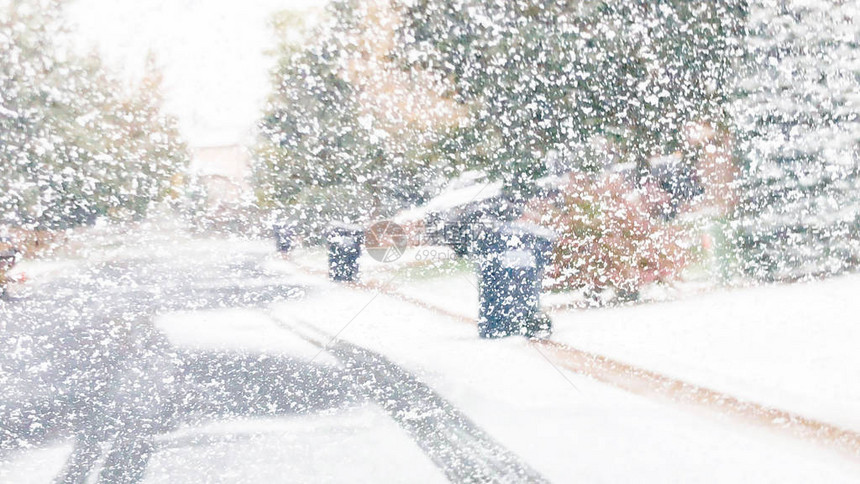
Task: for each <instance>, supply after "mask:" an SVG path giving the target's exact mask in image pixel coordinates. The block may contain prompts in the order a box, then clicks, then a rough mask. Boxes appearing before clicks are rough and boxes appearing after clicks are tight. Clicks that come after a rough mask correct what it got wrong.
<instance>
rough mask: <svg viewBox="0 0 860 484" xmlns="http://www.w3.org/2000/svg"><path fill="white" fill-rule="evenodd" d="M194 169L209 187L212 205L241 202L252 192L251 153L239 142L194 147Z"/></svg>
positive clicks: (200, 179)
mask: <svg viewBox="0 0 860 484" xmlns="http://www.w3.org/2000/svg"><path fill="white" fill-rule="evenodd" d="M191 157H192V158H191V173H193V174H195V175H196V176H197V178H198V180H199V181H200V183H201V184H202V185H203V188H205V190H206V194H207V204H208V205H209V206H210V207H214V206H219V205H224V204H238V203H240V202H241V201H242V200H243V199H244V198H245V197H246V196H247V195H249V194H250V193H251V192H252V188H251V184H250V182H249V176H250V174H251V155H250V153H249V152H248V150H247V149H246V148H245V147H243V146H241V145H238V144H231V145H222V146H202V147H195V148H192V149H191Z"/></svg>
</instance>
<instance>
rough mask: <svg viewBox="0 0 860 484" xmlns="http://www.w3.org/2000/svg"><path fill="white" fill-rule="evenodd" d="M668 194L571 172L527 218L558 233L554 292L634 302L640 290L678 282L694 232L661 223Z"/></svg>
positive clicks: (606, 176)
mask: <svg viewBox="0 0 860 484" xmlns="http://www.w3.org/2000/svg"><path fill="white" fill-rule="evenodd" d="M668 198H669V196H668V194H667V193H666V192H664V191H663V190H662V189H660V188H659V187H657V186H656V185H654V184H646V185H644V186H642V187H640V188H635V187H633V186H632V185H631V184H630V183H629V181H628V180H627V179H625V177H624V176H622V175H620V174H617V173H613V174H603V175H596V176H595V175H586V174H571V175H570V178H569V180H568V181H567V183H565V184H563V185H562V186H561V187H560V188H559V190H558V192H557V193H556V194H554V195H553V196H550V197H542V198H539V199H536V200H534V201H533V202H532V203H531V205H530V206H529V207H528V209H527V210H526V213H525V215H524V217H525V218H526V219H527V220H529V221H531V222H534V223H538V224H541V225H544V226H547V227H550V228H552V229H553V230H554V231H555V232H556V234H558V240H557V243H556V248H555V252H554V254H553V261H552V262H553V264H552V266H551V267H550V269H549V271H548V278H549V279H550V280H551V281H552V286H553V287H554V288H556V289H585V290H586V292H589V293H595V292H600V291H603V290H606V289H612V290H614V291H615V293H616V295H618V296H620V297H622V298H626V297H635V296H636V294H637V293H638V292H639V290H640V288H642V286H644V285H646V284H649V283H653V282H658V281H669V280H672V279H674V278H676V277H677V276H678V275H679V274H680V272H681V271H682V270H683V269H684V268H685V267H686V266H687V264H688V263H689V262H690V260H691V258H692V257H693V253H692V251H691V249H690V244H689V239H690V237H691V234H690V233H688V232H686V231H685V230H683V229H682V228H681V227H680V226H678V225H674V224H670V223H668V222H665V221H664V220H663V218H662V216H661V211H662V207H664V206H665V205H666V204H667V203H668Z"/></svg>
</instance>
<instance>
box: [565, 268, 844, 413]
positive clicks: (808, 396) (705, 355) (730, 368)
mask: <svg viewBox="0 0 860 484" xmlns="http://www.w3.org/2000/svg"><path fill="white" fill-rule="evenodd" d="M858 295H860V276H857V275H851V276H844V277H839V278H835V279H831V280H827V281H817V282H807V283H800V284H794V285H784V286H769V287H756V288H746V289H735V290H723V291H718V292H714V293H711V294H706V295H700V296H694V297H690V298H682V299H680V300H677V301H673V302H666V303H658V304H644V305H640V306H630V307H622V308H615V309H603V310H587V311H570V312H566V313H563V314H556V315H555V322H556V328H557V333H556V336H555V339H557V340H559V341H563V342H567V343H569V344H571V345H573V346H575V347H577V348H581V349H585V350H588V351H592V352H597V353H600V354H603V355H606V356H609V357H612V358H615V359H619V360H622V361H625V362H628V363H632V364H634V365H637V366H641V367H645V368H648V369H651V370H656V371H659V372H661V373H664V374H667V375H670V376H674V377H677V378H680V379H683V380H686V381H690V382H693V383H697V384H699V385H704V386H708V387H711V388H714V389H717V390H721V391H724V392H727V393H730V394H733V395H735V396H739V397H744V398H748V399H751V400H753V401H756V402H759V403H764V404H768V405H773V406H776V407H779V408H782V409H786V410H791V411H794V412H797V413H800V414H802V415H804V416H808V417H812V418H816V419H819V420H824V421H827V422H830V423H833V424H836V425H839V426H841V427H845V428H851V429H854V430H860V416H858V413H857V409H858V408H860V386H858V385H857V384H856V382H857V381H860V352H858V351H857V348H858V344H860V297H858Z"/></svg>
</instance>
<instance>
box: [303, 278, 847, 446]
mask: <svg viewBox="0 0 860 484" xmlns="http://www.w3.org/2000/svg"><path fill="white" fill-rule="evenodd" d="M294 264H295V265H296V266H297V267H298V268H300V269H301V270H303V271H305V272H307V273H309V274H315V275H325V272H324V271H319V270H317V269H314V268H312V267H308V266H304V265H301V264H297V263H295V262H294ZM351 285H352V286H353V287H356V288H359V289H365V290H372V291H378V292H381V293H384V294H386V295H388V296H391V297H394V298H396V299H400V300H401V301H404V302H407V303H410V304H413V305H415V306H418V307H421V308H423V309H427V310H429V311H432V312H434V313H436V314H439V315H442V316H445V317H449V318H452V319H454V320H457V321H461V322H464V323H468V324H471V325H474V324H476V323H475V320H474V318H471V317H469V316H466V315H463V314H460V313H457V312H454V311H450V310H448V309H446V308H444V307H442V306H439V305H436V304H434V303H432V302H428V301H426V300H422V299H420V298H416V297H413V296H409V295H406V294H403V293H401V292H399V291H397V290H396V289H393V288H391V287H389V286H386V285H385V284H381V283H379V282H358V283H353V284H351ZM531 344H532V345H533V346H535V347H536V348H537V349H539V350H547V354H548V355H549V356H551V357H552V361H553V362H555V363H556V364H558V365H559V366H561V367H563V368H565V369H567V370H569V371H572V372H574V373H577V374H580V375H583V376H587V377H590V378H593V379H595V380H597V381H600V382H602V383H605V384H608V385H611V386H614V387H616V388H619V389H622V390H625V391H627V392H629V393H633V394H636V395H640V396H645V397H649V398H659V399H668V400H670V401H672V402H673V403H676V404H680V405H689V406H696V407H700V408H704V409H706V410H709V411H713V412H717V413H720V414H723V415H728V416H730V417H733V418H736V419H739V420H742V421H744V422H747V423H752V424H755V425H759V426H764V427H767V428H770V429H772V430H776V431H779V432H782V433H788V434H789V435H792V436H794V437H797V438H800V439H803V440H806V441H810V442H813V443H816V444H819V445H824V446H826V447H830V448H833V449H836V450H839V451H841V452H843V453H847V454H848V455H849V456H850V457H852V458H854V459H857V460H860V432H856V431H853V430H849V429H845V428H842V427H839V426H838V425H834V424H831V423H828V422H824V421H821V420H817V419H814V418H810V417H806V416H803V415H800V414H798V413H795V412H791V411H788V410H783V409H780V408H776V407H773V406H769V405H764V404H761V403H757V402H754V401H751V400H747V399H743V398H740V397H735V396H733V395H730V394H728V393H725V392H721V391H718V390H714V389H711V388H707V387H704V386H700V385H696V384H693V383H689V382H686V381H684V380H680V379H677V378H673V377H671V376H668V375H664V374H662V373H658V372H656V371H651V370H647V369H644V368H640V367H637V366H635V365H632V364H629V363H624V362H622V361H619V360H615V359H612V358H609V357H607V356H604V355H600V354H597V353H591V352H588V351H584V350H580V349H577V348H574V347H572V346H570V345H566V344H563V343H558V342H555V341H550V340H533V341H531Z"/></svg>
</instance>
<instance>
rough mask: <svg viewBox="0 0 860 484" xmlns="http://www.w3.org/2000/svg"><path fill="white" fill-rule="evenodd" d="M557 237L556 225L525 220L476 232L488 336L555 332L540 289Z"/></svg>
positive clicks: (482, 325)
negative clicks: (552, 228)
mask: <svg viewBox="0 0 860 484" xmlns="http://www.w3.org/2000/svg"><path fill="white" fill-rule="evenodd" d="M554 239H555V236H554V234H553V233H552V232H551V231H549V230H547V229H545V228H543V227H539V226H536V225H532V224H524V223H494V224H489V225H486V226H484V227H483V228H482V229H481V231H480V234H478V235H477V236H476V237H475V240H474V242H473V244H472V250H473V253H474V254H475V255H476V258H477V260H478V271H479V288H480V314H479V319H478V331H479V334H480V336H481V337H482V338H502V337H505V336H511V335H517V334H519V335H524V336H528V337H530V338H532V337H546V336H549V334H550V332H551V331H552V323H551V321H550V320H549V318H548V317H547V316H546V315H545V314H543V313H542V312H541V310H540V293H541V290H542V281H543V274H544V270H545V268H546V266H547V265H548V264H549V263H550V257H551V255H552V249H553V244H554Z"/></svg>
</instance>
